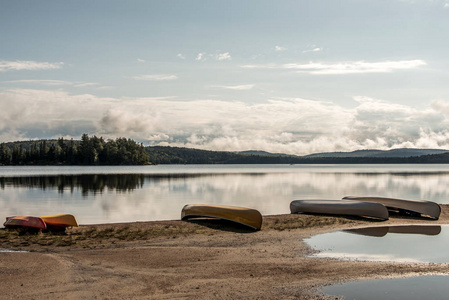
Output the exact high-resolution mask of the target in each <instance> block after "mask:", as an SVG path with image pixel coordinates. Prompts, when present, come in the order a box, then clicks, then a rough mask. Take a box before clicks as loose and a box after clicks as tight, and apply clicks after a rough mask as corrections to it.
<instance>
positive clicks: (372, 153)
mask: <svg viewBox="0 0 449 300" xmlns="http://www.w3.org/2000/svg"><path fill="white" fill-rule="evenodd" d="M446 152H449V150H444V149H415V148H401V149H392V150H356V151H352V152H324V153H314V154H309V155H305V156H303V157H308V158H324V157H333V158H338V157H414V156H422V155H433V154H443V153H446Z"/></svg>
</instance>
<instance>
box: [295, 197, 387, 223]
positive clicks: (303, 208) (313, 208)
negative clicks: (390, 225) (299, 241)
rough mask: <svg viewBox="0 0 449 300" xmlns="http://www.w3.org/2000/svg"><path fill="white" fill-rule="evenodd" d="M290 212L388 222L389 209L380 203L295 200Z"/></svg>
mask: <svg viewBox="0 0 449 300" xmlns="http://www.w3.org/2000/svg"><path fill="white" fill-rule="evenodd" d="M290 212H291V213H292V214H295V213H314V214H329V215H348V216H357V217H369V218H376V219H380V220H388V217H389V214H388V210H387V208H386V207H385V206H384V205H382V204H379V203H370V202H361V201H349V200H294V201H292V202H291V203H290Z"/></svg>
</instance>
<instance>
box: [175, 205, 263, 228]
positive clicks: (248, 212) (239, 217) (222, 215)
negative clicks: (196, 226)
mask: <svg viewBox="0 0 449 300" xmlns="http://www.w3.org/2000/svg"><path fill="white" fill-rule="evenodd" d="M201 217H207V218H219V219H224V220H229V221H233V222H236V223H239V224H243V225H246V226H248V227H251V228H253V229H255V230H259V229H260V228H261V227H262V215H261V214H260V212H259V211H257V210H255V209H251V208H245V207H238V206H223V205H207V204H188V205H185V206H184V207H183V208H182V212H181V220H187V219H190V218H201Z"/></svg>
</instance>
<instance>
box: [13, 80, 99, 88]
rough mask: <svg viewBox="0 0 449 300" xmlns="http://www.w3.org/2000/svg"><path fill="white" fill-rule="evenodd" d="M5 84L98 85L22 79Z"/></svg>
mask: <svg viewBox="0 0 449 300" xmlns="http://www.w3.org/2000/svg"><path fill="white" fill-rule="evenodd" d="M4 82H6V83H18V84H38V85H45V86H74V87H87V86H96V85H98V83H94V82H71V81H64V80H51V79H50V80H49V79H23V80H9V81H4Z"/></svg>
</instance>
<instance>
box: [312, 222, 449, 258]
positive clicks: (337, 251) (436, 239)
mask: <svg viewBox="0 0 449 300" xmlns="http://www.w3.org/2000/svg"><path fill="white" fill-rule="evenodd" d="M448 241H449V228H448V226H435V225H412V226H390V227H388V226H387V227H367V228H361V229H351V230H343V231H336V232H330V233H325V234H320V235H316V236H313V237H311V238H309V239H306V242H307V243H308V244H309V245H311V246H312V247H313V248H314V249H316V250H318V251H320V252H319V253H317V254H314V255H313V256H315V257H328V258H338V259H344V260H365V261H389V262H420V263H447V262H449V255H447V254H446V251H447V242H448Z"/></svg>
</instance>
